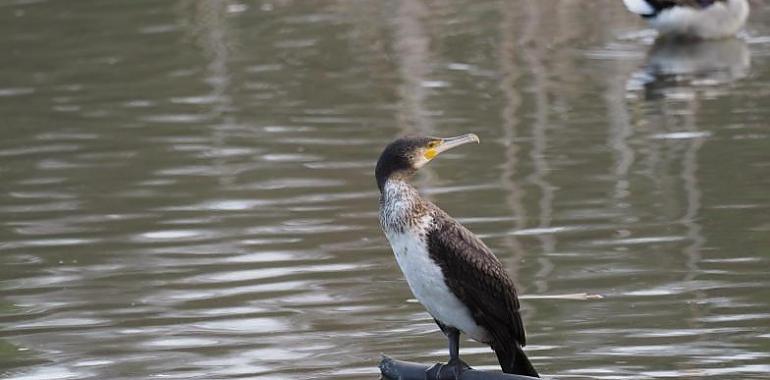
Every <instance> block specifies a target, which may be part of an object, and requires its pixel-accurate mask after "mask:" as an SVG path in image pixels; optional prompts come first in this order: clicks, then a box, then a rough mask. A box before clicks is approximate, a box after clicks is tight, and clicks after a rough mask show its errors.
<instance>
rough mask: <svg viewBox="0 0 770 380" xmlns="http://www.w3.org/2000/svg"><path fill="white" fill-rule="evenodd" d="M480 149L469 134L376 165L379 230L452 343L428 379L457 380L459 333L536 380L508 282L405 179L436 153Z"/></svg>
mask: <svg viewBox="0 0 770 380" xmlns="http://www.w3.org/2000/svg"><path fill="white" fill-rule="evenodd" d="M471 142H475V143H478V142H479V138H478V137H477V136H476V135H474V134H466V135H462V136H457V137H452V138H434V137H404V138H400V139H398V140H396V141H394V142H392V143H391V144H389V145H388V146H387V147H386V148H385V150H384V151H383V152H382V155H381V156H380V158H379V160H378V161H377V168H376V169H375V176H376V178H377V186H378V187H379V189H380V211H379V218H380V226H381V227H382V230H383V231H384V232H385V236H386V237H387V239H388V241H389V242H390V246H391V247H392V249H393V253H394V254H395V256H396V261H397V262H398V265H399V267H401V271H402V272H403V274H404V277H405V278H406V282H407V283H408V284H409V288H410V289H411V290H412V293H413V294H414V296H415V297H416V298H417V300H419V301H420V303H422V305H423V306H424V307H425V308H426V309H427V310H428V313H430V315H431V316H432V317H433V318H434V320H435V321H436V323H437V324H438V326H439V328H441V331H443V332H444V334H446V336H447V338H448V340H449V356H450V360H449V362H448V363H447V364H446V365H445V366H441V365H436V366H434V367H433V368H432V369H431V371H434V375H436V374H437V373H438V374H440V375H441V376H436V377H437V378H446V375H450V376H454V377H458V376H459V374H460V373H461V372H462V371H463V370H464V369H465V368H468V366H467V365H466V364H465V363H464V362H462V361H461V360H460V357H459V337H460V333H461V332H463V333H465V334H467V335H468V336H470V337H471V338H473V339H474V340H476V341H479V342H482V343H486V344H488V345H490V346H491V347H492V350H494V351H495V354H496V355H497V359H498V361H499V362H500V366H501V367H502V369H503V372H506V373H513V374H519V375H527V376H534V377H538V374H537V371H536V370H535V368H534V367H533V366H532V363H530V361H529V359H528V358H527V355H525V353H524V351H523V350H522V347H523V346H524V345H525V344H526V338H525V335H524V327H523V325H522V321H521V315H520V314H519V300H518V297H517V294H516V289H515V288H514V285H513V281H511V278H510V277H509V276H508V274H507V273H506V271H505V269H504V268H503V265H502V264H501V263H500V261H499V260H498V259H497V258H496V257H495V255H494V254H493V253H492V251H491V250H490V249H489V248H488V247H487V246H486V245H485V244H484V243H483V242H482V241H481V240H480V239H479V238H478V237H476V235H474V234H473V233H471V232H470V231H469V230H468V229H466V228H465V227H463V226H462V225H461V224H460V223H458V222H457V221H456V220H454V219H453V218H452V217H451V216H449V215H448V214H447V213H446V212H444V211H443V210H441V209H440V208H438V207H437V206H436V205H434V204H433V203H431V202H429V201H427V200H425V199H423V198H422V197H420V194H419V193H418V192H417V189H415V188H414V187H413V186H412V185H411V184H410V183H409V179H410V178H411V177H412V176H413V175H414V174H415V173H416V172H417V170H418V169H420V168H421V167H422V166H424V165H425V164H427V163H428V162H430V161H431V160H432V159H433V158H435V157H436V156H438V155H439V154H440V153H442V152H444V151H447V150H449V149H452V148H455V147H458V146H460V145H463V144H467V143H471Z"/></svg>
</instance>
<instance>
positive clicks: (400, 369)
mask: <svg viewBox="0 0 770 380" xmlns="http://www.w3.org/2000/svg"><path fill="white" fill-rule="evenodd" d="M379 367H380V372H381V373H382V378H383V379H388V380H440V379H437V378H436V377H435V376H430V375H428V368H430V367H431V366H427V365H424V364H419V363H411V362H405V361H401V360H396V359H393V358H389V357H387V356H384V355H383V356H382V360H381V361H380V366H379ZM442 377H443V376H442ZM458 380H539V379H537V378H536V377H529V376H521V375H509V374H507V373H502V372H494V371H489V372H487V371H479V370H475V369H473V368H468V369H466V370H465V371H463V372H462V374H461V375H460V378H459V379H458Z"/></svg>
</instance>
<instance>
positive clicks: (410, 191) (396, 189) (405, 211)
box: [380, 177, 428, 231]
mask: <svg viewBox="0 0 770 380" xmlns="http://www.w3.org/2000/svg"><path fill="white" fill-rule="evenodd" d="M426 206H427V204H426V202H425V201H423V199H422V198H421V197H420V194H419V193H418V192H417V189H415V188H414V187H413V186H412V185H411V184H410V183H409V182H407V181H406V180H405V179H403V178H398V177H396V178H393V177H391V178H388V179H387V180H386V181H385V183H384V184H383V186H382V193H381V194H380V222H381V223H382V227H383V228H384V229H386V230H395V231H403V229H404V228H406V227H408V226H410V225H413V224H414V223H416V222H417V221H418V219H419V218H420V217H422V216H423V215H424V214H425V213H426V212H427V210H428V208H427V207H426Z"/></svg>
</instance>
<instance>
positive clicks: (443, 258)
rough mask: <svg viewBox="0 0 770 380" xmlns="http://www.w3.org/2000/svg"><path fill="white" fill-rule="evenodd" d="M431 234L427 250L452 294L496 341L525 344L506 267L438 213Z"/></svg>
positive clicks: (453, 223)
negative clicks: (513, 341)
mask: <svg viewBox="0 0 770 380" xmlns="http://www.w3.org/2000/svg"><path fill="white" fill-rule="evenodd" d="M434 220H435V228H434V229H433V230H431V231H429V232H428V236H427V238H428V239H427V240H428V250H429V253H430V256H431V259H433V261H434V262H436V263H437V264H438V265H439V266H440V267H441V270H442V272H443V274H444V278H445V280H446V282H447V285H448V286H449V288H450V289H451V290H452V292H453V293H454V294H455V295H456V296H457V298H459V299H460V301H462V302H463V303H464V304H465V305H467V306H468V307H469V308H470V310H471V313H472V315H473V318H474V320H475V321H476V323H478V324H479V325H480V326H483V327H484V328H486V329H487V331H488V332H489V333H490V335H491V338H492V340H493V341H495V342H511V340H515V341H516V342H517V343H518V344H519V345H521V346H524V345H525V344H526V337H525V334H524V327H523V326H522V322H521V315H520V314H519V299H518V297H517V295H516V289H515V288H514V286H513V282H512V281H511V279H510V277H508V274H507V273H506V272H505V269H504V268H503V265H502V264H501V263H500V261H499V260H498V259H497V258H496V257H495V256H494V254H492V251H490V250H489V248H487V246H486V245H484V243H483V242H482V241H481V240H480V239H479V238H477V237H476V236H475V235H473V233H471V232H470V231H468V229H466V228H465V227H463V226H462V225H460V224H459V223H457V222H456V221H455V220H453V219H451V218H450V217H449V216H448V215H446V214H445V213H444V212H443V211H441V210H437V215H436V217H435V219H434Z"/></svg>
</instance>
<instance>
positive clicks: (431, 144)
mask: <svg viewBox="0 0 770 380" xmlns="http://www.w3.org/2000/svg"><path fill="white" fill-rule="evenodd" d="M437 146H438V141H431V142H429V143H428V149H433V148H435V147H437Z"/></svg>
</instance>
